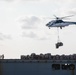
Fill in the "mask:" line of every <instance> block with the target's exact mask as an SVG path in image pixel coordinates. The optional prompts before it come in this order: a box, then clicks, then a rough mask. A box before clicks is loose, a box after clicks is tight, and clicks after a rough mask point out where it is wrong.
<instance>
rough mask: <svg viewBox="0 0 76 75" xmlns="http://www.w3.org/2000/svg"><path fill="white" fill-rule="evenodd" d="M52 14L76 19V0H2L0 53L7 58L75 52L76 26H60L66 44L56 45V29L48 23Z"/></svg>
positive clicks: (62, 39) (0, 11) (0, 10)
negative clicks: (57, 47) (57, 46)
mask: <svg viewBox="0 0 76 75" xmlns="http://www.w3.org/2000/svg"><path fill="white" fill-rule="evenodd" d="M53 15H56V16H58V17H62V16H63V17H64V16H68V15H74V16H73V17H70V18H69V19H68V21H76V1H75V0H0V55H2V54H4V56H5V58H6V59H7V58H8V59H15V58H20V56H21V55H28V54H29V55H30V54H31V53H36V54H40V53H43V54H45V53H51V54H52V55H55V54H59V55H61V54H75V53H76V26H75V25H71V26H68V27H65V28H63V29H62V30H60V29H59V35H60V40H61V41H62V42H63V44H64V45H63V46H62V47H60V48H59V49H56V48H55V44H56V43H57V35H58V34H57V28H51V29H49V28H48V27H46V24H47V23H48V22H49V21H51V20H52V18H54V16H53Z"/></svg>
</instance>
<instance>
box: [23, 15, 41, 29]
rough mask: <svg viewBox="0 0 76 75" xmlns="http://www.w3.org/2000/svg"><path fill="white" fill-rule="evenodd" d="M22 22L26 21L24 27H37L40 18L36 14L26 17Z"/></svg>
mask: <svg viewBox="0 0 76 75" xmlns="http://www.w3.org/2000/svg"><path fill="white" fill-rule="evenodd" d="M22 22H23V23H24V24H23V25H22V29H35V28H37V26H38V24H39V22H40V18H38V17H36V16H31V17H26V18H25V19H23V20H22Z"/></svg>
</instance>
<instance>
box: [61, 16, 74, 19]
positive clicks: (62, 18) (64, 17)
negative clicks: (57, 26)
mask: <svg viewBox="0 0 76 75" xmlns="http://www.w3.org/2000/svg"><path fill="white" fill-rule="evenodd" d="M72 16H74V15H70V16H65V17H61V18H60V19H65V18H67V17H72Z"/></svg>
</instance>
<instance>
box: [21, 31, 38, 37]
mask: <svg viewBox="0 0 76 75" xmlns="http://www.w3.org/2000/svg"><path fill="white" fill-rule="evenodd" d="M22 36H23V37H29V38H37V37H38V36H37V35H36V33H34V32H29V33H26V32H23V34H22Z"/></svg>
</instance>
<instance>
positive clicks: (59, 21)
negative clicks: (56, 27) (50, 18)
mask: <svg viewBox="0 0 76 75" xmlns="http://www.w3.org/2000/svg"><path fill="white" fill-rule="evenodd" d="M62 22H63V21H62V20H57V21H56V22H55V23H62Z"/></svg>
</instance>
